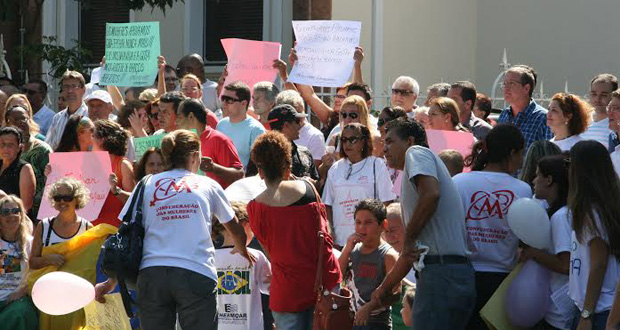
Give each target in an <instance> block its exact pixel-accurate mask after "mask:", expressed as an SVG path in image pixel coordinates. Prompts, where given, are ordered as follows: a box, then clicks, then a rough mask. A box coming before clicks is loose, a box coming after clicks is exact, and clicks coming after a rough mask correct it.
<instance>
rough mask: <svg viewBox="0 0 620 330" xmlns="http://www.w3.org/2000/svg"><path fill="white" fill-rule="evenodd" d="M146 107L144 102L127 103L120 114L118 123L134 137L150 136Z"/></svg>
mask: <svg viewBox="0 0 620 330" xmlns="http://www.w3.org/2000/svg"><path fill="white" fill-rule="evenodd" d="M145 106H146V105H145V104H144V102H142V101H138V100H133V101H127V102H125V105H123V106H122V107H121V109H120V111H119V112H118V118H117V120H116V122H118V123H119V125H121V127H123V128H124V129H126V130H128V131H129V133H130V134H131V136H132V137H145V136H148V133H147V130H148V117H147V114H146V109H145Z"/></svg>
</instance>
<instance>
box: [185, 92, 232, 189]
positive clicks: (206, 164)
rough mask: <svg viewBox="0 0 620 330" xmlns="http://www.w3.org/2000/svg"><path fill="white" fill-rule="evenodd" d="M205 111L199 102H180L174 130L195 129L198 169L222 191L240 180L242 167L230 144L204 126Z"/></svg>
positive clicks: (221, 135) (214, 131)
mask: <svg viewBox="0 0 620 330" xmlns="http://www.w3.org/2000/svg"><path fill="white" fill-rule="evenodd" d="M207 111H208V110H207V109H206V108H205V106H204V105H203V104H202V102H201V101H199V100H194V99H189V100H185V101H183V102H181V104H180V105H179V110H178V111H177V116H176V118H177V127H179V128H181V129H188V130H191V129H195V130H196V133H197V134H198V136H199V137H200V150H201V155H202V160H201V163H200V169H201V170H202V171H203V172H205V174H206V175H207V176H208V177H210V178H211V179H213V180H215V181H217V183H219V184H220V185H221V186H222V188H223V189H226V188H227V187H228V186H229V185H230V184H231V183H233V182H235V181H237V180H239V179H241V178H243V165H242V164H241V161H240V160H239V155H238V154H237V150H236V149H235V145H234V144H233V142H232V141H231V140H230V139H229V138H228V137H227V136H226V135H224V134H222V133H221V132H218V131H216V130H214V129H212V128H211V127H210V126H209V125H207Z"/></svg>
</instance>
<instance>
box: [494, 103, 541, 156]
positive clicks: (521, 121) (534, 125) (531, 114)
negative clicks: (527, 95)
mask: <svg viewBox="0 0 620 330" xmlns="http://www.w3.org/2000/svg"><path fill="white" fill-rule="evenodd" d="M497 122H498V123H499V124H503V123H511V124H513V125H515V126H517V128H519V130H520V131H521V134H523V138H525V150H527V149H528V148H529V147H530V144H532V143H534V142H536V141H538V140H549V139H551V138H552V137H553V133H552V132H551V129H550V128H549V126H547V109H545V108H543V107H541V106H540V105H538V104H537V103H536V101H534V100H531V101H530V104H529V105H528V106H527V107H526V108H525V109H524V110H523V111H521V112H519V113H518V114H517V116H516V117H515V116H514V115H513V114H512V107H510V106H509V107H508V108H506V109H504V110H502V113H501V114H500V115H499V118H498V120H497Z"/></svg>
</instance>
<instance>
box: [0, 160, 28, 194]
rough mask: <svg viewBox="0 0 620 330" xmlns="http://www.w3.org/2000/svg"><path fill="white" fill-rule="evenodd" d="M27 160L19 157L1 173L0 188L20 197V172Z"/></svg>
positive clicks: (0, 162)
mask: <svg viewBox="0 0 620 330" xmlns="http://www.w3.org/2000/svg"><path fill="white" fill-rule="evenodd" d="M26 164H28V163H26V162H25V161H23V160H21V159H19V156H18V157H17V159H15V160H14V161H13V163H11V165H9V167H8V168H7V169H6V170H4V172H2V174H0V190H2V191H4V192H5V193H6V194H7V195H10V194H13V195H16V196H17V197H20V196H21V195H20V191H19V174H20V173H21V171H22V167H24V165H26ZM1 165H2V161H0V166H1Z"/></svg>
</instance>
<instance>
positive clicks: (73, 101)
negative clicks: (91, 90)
mask: <svg viewBox="0 0 620 330" xmlns="http://www.w3.org/2000/svg"><path fill="white" fill-rule="evenodd" d="M60 86H61V90H62V92H61V94H62V95H63V96H64V98H65V104H67V108H66V109H64V110H62V111H60V112H58V113H57V114H55V115H54V118H52V124H51V125H50V128H49V130H48V132H47V137H46V138H45V142H47V144H49V145H50V147H52V149H56V148H57V147H58V143H60V138H61V137H62V133H64V131H65V126H66V125H67V121H68V120H69V117H71V116H72V115H75V114H77V115H82V116H86V115H88V108H87V107H86V104H85V103H84V101H82V98H83V97H84V93H85V92H86V88H85V86H86V83H85V81H84V76H82V74H81V73H79V72H77V71H67V72H65V74H63V75H62V78H60Z"/></svg>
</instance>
